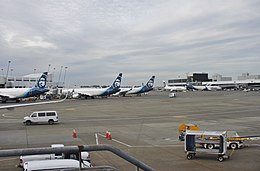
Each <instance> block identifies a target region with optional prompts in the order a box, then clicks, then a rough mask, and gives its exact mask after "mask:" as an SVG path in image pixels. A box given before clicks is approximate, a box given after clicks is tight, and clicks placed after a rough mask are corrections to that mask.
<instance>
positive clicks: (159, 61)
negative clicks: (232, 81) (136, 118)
mask: <svg viewBox="0 0 260 171" xmlns="http://www.w3.org/2000/svg"><path fill="white" fill-rule="evenodd" d="M259 11H260V1H259V0H247V1H246V0H228V1H226V0H185V1H183V0H81V1H77V0H68V1H64V0H55V1H54V0H34V1H33V0H0V61H1V64H0V68H1V69H4V72H6V69H7V63H8V61H9V60H10V61H11V65H10V68H12V69H13V72H12V74H13V75H19V76H20V75H26V74H30V73H33V72H34V69H36V71H37V72H43V71H47V70H48V65H49V64H51V67H50V72H51V73H52V72H53V68H55V74H54V77H55V78H56V79H58V76H59V72H60V68H61V66H64V67H65V66H66V67H68V69H67V75H66V81H67V83H68V84H71V85H75V84H77V85H82V84H87V85H89V84H91V85H92V84H110V83H111V82H112V81H113V80H114V79H115V77H116V76H117V75H118V73H119V72H122V73H123V85H140V84H141V83H143V82H147V81H148V79H149V78H150V77H151V76H152V75H155V76H156V85H161V84H162V83H161V82H162V80H168V79H172V78H178V77H179V76H184V75H185V74H186V73H191V72H208V73H209V75H210V76H211V75H213V74H215V73H219V74H222V75H223V76H233V77H235V78H236V76H238V75H241V74H242V73H244V72H249V73H250V74H252V75H253V74H260V70H259V66H260V12H259ZM63 71H64V68H63ZM63 74H64V72H63ZM63 74H62V79H63Z"/></svg>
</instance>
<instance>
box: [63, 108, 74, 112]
mask: <svg viewBox="0 0 260 171" xmlns="http://www.w3.org/2000/svg"><path fill="white" fill-rule="evenodd" d="M65 110H67V111H73V110H76V108H67V109H65Z"/></svg>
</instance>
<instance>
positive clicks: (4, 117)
mask: <svg viewBox="0 0 260 171" xmlns="http://www.w3.org/2000/svg"><path fill="white" fill-rule="evenodd" d="M2 116H3V117H4V118H14V119H18V118H15V117H14V116H6V115H5V114H2Z"/></svg>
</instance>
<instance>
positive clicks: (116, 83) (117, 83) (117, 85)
mask: <svg viewBox="0 0 260 171" xmlns="http://www.w3.org/2000/svg"><path fill="white" fill-rule="evenodd" d="M122 75H123V74H122V73H119V75H118V76H117V77H116V79H115V81H114V82H113V84H112V86H111V87H113V88H114V89H119V88H120V86H121V80H122Z"/></svg>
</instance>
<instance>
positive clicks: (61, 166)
mask: <svg viewBox="0 0 260 171" xmlns="http://www.w3.org/2000/svg"><path fill="white" fill-rule="evenodd" d="M23 166H24V171H40V170H41V171H42V170H76V169H77V170H78V169H79V166H80V163H79V161H77V160H73V159H60V160H37V161H29V162H25V163H24V165H23ZM81 167H82V168H89V167H91V164H90V163H89V162H87V161H82V162H81Z"/></svg>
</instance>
